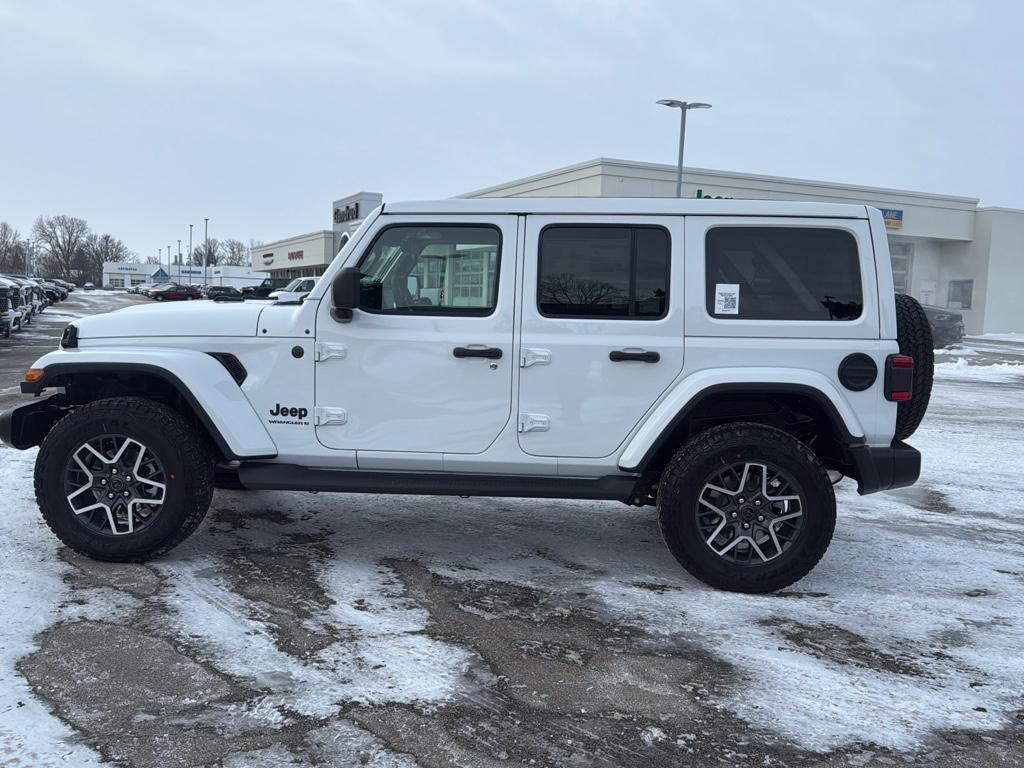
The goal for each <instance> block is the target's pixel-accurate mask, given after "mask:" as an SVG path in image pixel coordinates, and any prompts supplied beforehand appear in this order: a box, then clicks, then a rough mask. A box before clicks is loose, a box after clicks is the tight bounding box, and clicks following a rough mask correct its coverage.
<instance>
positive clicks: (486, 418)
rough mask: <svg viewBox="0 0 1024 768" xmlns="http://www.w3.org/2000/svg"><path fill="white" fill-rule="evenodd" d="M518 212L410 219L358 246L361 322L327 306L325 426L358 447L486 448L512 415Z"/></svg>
mask: <svg viewBox="0 0 1024 768" xmlns="http://www.w3.org/2000/svg"><path fill="white" fill-rule="evenodd" d="M516 235H517V217H515V216H466V217H462V218H458V219H455V218H452V219H448V220H446V217H440V218H439V217H403V218H402V220H401V221H400V222H396V223H389V222H388V217H387V216H386V215H385V216H382V217H381V218H380V219H379V226H378V228H377V230H376V231H375V232H374V233H371V234H370V235H369V238H368V242H369V243H370V244H369V246H368V247H367V248H365V249H363V250H362V252H361V253H358V254H353V256H352V257H351V263H350V264H348V265H347V266H353V265H356V266H358V267H359V270H360V272H361V273H362V279H361V282H362V299H361V303H360V307H359V309H357V310H355V312H354V313H353V315H354V316H353V318H352V320H351V322H347V323H342V322H338V321H337V320H335V319H334V318H333V317H332V315H331V298H330V292H328V294H327V295H326V296H325V297H324V299H323V301H322V302H321V305H320V307H319V310H318V313H317V329H316V332H317V344H316V358H317V361H316V363H315V365H316V405H317V410H316V414H314V415H315V421H316V424H317V426H316V434H317V438H318V439H319V440H320V442H321V443H322V444H323V445H325V446H327V447H329V448H337V449H345V450H355V451H357V452H359V451H396V452H398V451H402V452H416V453H429V454H436V455H438V456H440V454H441V453H481V452H483V451H484V450H486V449H487V447H488V446H489V445H490V444H491V443H492V442H493V441H494V440H495V438H496V437H497V436H498V434H499V433H500V432H501V430H502V429H503V427H504V426H505V425H506V424H507V423H508V420H509V418H511V412H512V395H511V392H512V371H513V368H514V367H515V359H514V354H513V321H514V314H515V307H514V303H515V301H514V300H515V268H516V248H517V242H516Z"/></svg>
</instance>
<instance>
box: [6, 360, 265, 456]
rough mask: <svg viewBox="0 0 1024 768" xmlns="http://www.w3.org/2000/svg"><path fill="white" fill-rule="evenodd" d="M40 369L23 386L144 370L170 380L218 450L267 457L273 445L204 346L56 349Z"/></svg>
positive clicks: (31, 387)
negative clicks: (70, 376) (72, 376)
mask: <svg viewBox="0 0 1024 768" xmlns="http://www.w3.org/2000/svg"><path fill="white" fill-rule="evenodd" d="M32 367H33V368H41V369H43V371H44V374H43V378H42V379H40V380H39V381H36V382H24V383H23V384H22V391H24V392H31V393H35V394H38V393H39V392H41V391H42V390H43V389H44V388H45V387H47V386H55V383H54V382H56V381H58V380H59V379H60V377H62V376H65V375H68V374H96V375H102V374H104V373H143V374H148V375H151V376H155V377H157V378H159V379H162V380H163V381H165V382H166V383H167V384H169V385H171V386H172V387H173V388H174V389H176V390H177V391H178V393H179V394H180V395H181V396H182V397H183V398H184V399H185V400H186V401H187V402H188V403H189V405H191V406H192V409H193V410H194V411H195V412H196V415H197V416H198V417H199V418H200V419H201V420H202V422H203V424H204V425H205V426H206V428H207V429H208V430H209V431H210V435H211V437H213V439H214V441H215V442H217V444H218V447H219V448H220V449H221V451H222V452H223V453H224V454H225V455H226V456H228V457H229V458H232V459H254V458H269V457H273V456H276V455H277V446H276V445H275V444H274V441H273V440H272V439H271V437H270V434H269V433H268V432H267V429H266V427H265V426H264V425H263V422H262V421H261V420H260V418H259V416H258V415H257V414H256V411H255V410H254V409H253V407H252V404H251V403H250V402H249V400H248V398H246V396H245V393H244V392H242V390H241V389H240V388H239V386H238V384H236V383H235V380H234V379H232V378H231V374H230V373H228V371H227V369H225V368H224V366H223V365H221V363H220V362H219V361H217V360H216V359H214V358H213V357H211V356H210V355H208V354H206V353H205V352H198V351H196V350H191V349H175V348H164V347H147V348H145V349H135V348H131V347H99V348H87V349H82V348H77V349H67V350H63V349H62V350H57V351H55V352H50V353H49V354H46V355H43V356H42V357H41V358H39V360H37V361H36V362H35V364H34V365H33V366H32Z"/></svg>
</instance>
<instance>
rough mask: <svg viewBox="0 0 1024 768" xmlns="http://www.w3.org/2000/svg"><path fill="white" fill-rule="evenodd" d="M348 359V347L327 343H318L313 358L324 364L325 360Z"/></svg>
mask: <svg viewBox="0 0 1024 768" xmlns="http://www.w3.org/2000/svg"><path fill="white" fill-rule="evenodd" d="M346 357H348V347H346V346H345V345H344V344H329V343H327V342H326V341H321V342H317V345H316V348H315V350H314V353H313V358H314V359H315V360H316V361H317V362H318V363H322V362H323V361H324V360H344V359H345V358H346Z"/></svg>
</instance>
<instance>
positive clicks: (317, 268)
mask: <svg viewBox="0 0 1024 768" xmlns="http://www.w3.org/2000/svg"><path fill="white" fill-rule="evenodd" d="M675 182H676V168H675V166H672V165H662V164H659V163H641V162H634V161H629V160H613V159H608V158H598V159H596V160H590V161H587V162H584V163H579V164H577V165H571V166H567V167H565V168H558V169H555V170H552V171H547V172H544V173H539V174H536V175H533V176H528V177H526V178H522V179H515V180H513V181H508V182H505V183H503V184H498V185H496V186H492V187H487V188H486V189H480V190H476V191H473V192H468V193H466V194H464V195H460V197H529V196H534V197H537V196H541V197H564V196H569V197H673V196H674V195H675ZM683 196H684V197H691V198H736V199H756V200H805V201H809V200H814V201H820V202H830V203H854V204H858V205H871V206H874V207H876V208H880V209H881V210H882V212H883V215H884V218H885V223H886V230H887V234H888V239H889V250H890V255H891V258H892V268H893V279H894V282H895V284H896V290H897V291H900V292H904V293H909V294H911V295H912V296H914V297H915V298H917V299H918V300H919V301H921V302H922V303H924V304H930V305H933V306H938V307H947V308H949V309H952V310H955V311H957V312H961V313H962V314H963V317H964V323H965V326H966V329H967V332H968V333H972V334H978V333H1006V332H1024V301H1022V300H1021V296H1020V293H1021V288H1022V287H1024V211H1021V210H1015V209H1011V208H1000V207H989V206H979V204H978V203H979V201H978V199H977V198H972V197H959V196H953V195H939V194H930V193H925V192H911V191H907V190H898V189H885V188H881V187H864V186H854V185H849V184H836V183H832V182H823V181H809V180H806V179H792V178H785V177H779V176H761V175H755V174H748V173H734V172H731V171H713V170H707V169H702V168H687V169H686V171H685V173H684V181H683ZM382 199H383V198H382V196H381V195H380V194H376V193H367V192H361V193H358V194H355V195H350V196H349V197H346V198H341V199H339V200H335V201H334V203H333V205H332V206H331V218H332V228H331V229H325V230H321V231H318V232H313V233H310V234H308V235H302V236H298V237H292V238H288V239H286V240H280V241H277V242H274V243H268V244H266V245H263V246H260V247H259V248H258V249H254V251H253V268H254V269H260V270H264V271H266V272H268V273H270V274H271V275H274V276H280V277H285V278H291V277H305V276H316V275H320V274H322V273H323V271H324V270H325V269H326V268H327V265H328V264H330V262H331V260H332V259H333V258H334V255H335V254H337V252H338V250H339V249H340V248H341V245H342V244H343V242H344V240H345V239H346V238H347V237H348V235H349V234H350V233H351V232H353V231H355V229H356V228H357V227H358V226H359V224H360V223H361V222H362V220H363V219H364V218H365V217H366V216H367V214H369V213H370V212H371V211H372V210H373V209H374V208H376V207H377V206H378V205H380V203H381V201H382Z"/></svg>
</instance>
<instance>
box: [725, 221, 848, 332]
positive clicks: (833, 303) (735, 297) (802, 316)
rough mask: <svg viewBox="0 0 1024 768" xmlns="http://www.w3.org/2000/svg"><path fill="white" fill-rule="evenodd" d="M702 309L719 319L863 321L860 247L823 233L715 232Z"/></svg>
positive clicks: (836, 233)
mask: <svg viewBox="0 0 1024 768" xmlns="http://www.w3.org/2000/svg"><path fill="white" fill-rule="evenodd" d="M705 259H706V263H705V267H706V281H707V282H706V286H705V291H706V293H705V302H706V308H707V312H708V314H709V315H711V316H712V317H714V318H717V319H724V320H728V319H738V320H805V321H806V320H812V321H848V320H856V319H857V318H859V317H860V316H861V313H862V311H863V308H864V295H863V290H862V287H861V274H860V260H859V256H858V253H857V241H856V239H855V238H854V236H853V234H852V233H850V232H848V231H846V230H843V229H830V228H826V227H713V228H712V229H709V230H708V232H707V235H706V240H705Z"/></svg>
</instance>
